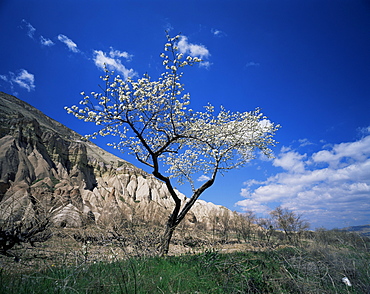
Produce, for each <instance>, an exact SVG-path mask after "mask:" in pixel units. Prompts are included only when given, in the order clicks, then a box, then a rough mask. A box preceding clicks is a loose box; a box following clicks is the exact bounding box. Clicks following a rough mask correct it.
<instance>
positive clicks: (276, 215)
mask: <svg viewBox="0 0 370 294" xmlns="http://www.w3.org/2000/svg"><path fill="white" fill-rule="evenodd" d="M270 215H271V217H272V218H273V220H274V221H275V223H276V227H277V228H279V229H282V230H283V231H284V233H285V236H286V237H287V238H288V240H289V242H290V243H297V242H298V241H299V239H300V236H301V234H302V233H303V232H304V231H305V230H307V229H308V228H309V227H310V224H309V223H308V222H307V221H306V220H304V219H302V215H301V214H296V213H295V212H293V211H290V210H288V209H287V208H282V207H281V206H278V207H277V208H276V209H275V210H273V211H272V212H271V213H270Z"/></svg>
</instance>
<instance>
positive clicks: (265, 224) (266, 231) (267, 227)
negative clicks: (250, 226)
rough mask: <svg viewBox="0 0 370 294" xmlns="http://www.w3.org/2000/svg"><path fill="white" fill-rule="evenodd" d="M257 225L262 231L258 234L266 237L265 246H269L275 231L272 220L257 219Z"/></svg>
mask: <svg viewBox="0 0 370 294" xmlns="http://www.w3.org/2000/svg"><path fill="white" fill-rule="evenodd" d="M257 224H258V225H259V226H260V227H261V229H262V231H260V234H262V235H263V236H264V237H266V242H267V244H269V243H270V241H271V237H272V235H273V234H274V231H275V227H274V223H273V220H272V219H271V218H259V219H258V220H257Z"/></svg>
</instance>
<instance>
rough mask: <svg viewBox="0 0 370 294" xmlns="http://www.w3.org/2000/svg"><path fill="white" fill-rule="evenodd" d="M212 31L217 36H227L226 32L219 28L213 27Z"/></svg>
mask: <svg viewBox="0 0 370 294" xmlns="http://www.w3.org/2000/svg"><path fill="white" fill-rule="evenodd" d="M211 33H212V34H213V35H214V36H216V37H225V36H226V33H224V32H223V31H221V30H218V29H211Z"/></svg>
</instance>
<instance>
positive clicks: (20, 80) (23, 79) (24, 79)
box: [12, 69, 36, 92]
mask: <svg viewBox="0 0 370 294" xmlns="http://www.w3.org/2000/svg"><path fill="white" fill-rule="evenodd" d="M12 81H13V82H14V83H16V84H18V86H20V87H22V88H25V89H26V90H27V91H28V92H30V91H31V90H34V89H35V87H36V86H35V76H34V75H33V74H31V73H29V72H28V71H27V70H25V69H22V70H21V71H20V72H19V74H18V75H16V76H14V77H13V79H12Z"/></svg>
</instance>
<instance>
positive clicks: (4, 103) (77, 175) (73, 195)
mask: <svg viewBox="0 0 370 294" xmlns="http://www.w3.org/2000/svg"><path fill="white" fill-rule="evenodd" d="M179 195H181V197H185V196H184V195H182V194H181V193H180V192H179ZM172 206H173V202H172V199H171V197H170V195H169V193H168V192H167V189H166V187H165V185H164V184H163V183H162V182H160V181H159V180H157V179H156V178H154V177H153V176H152V175H150V174H148V173H146V172H144V171H143V170H141V169H139V168H137V167H135V166H134V165H132V164H130V163H129V162H127V161H124V160H122V159H121V158H119V157H116V156H114V155H112V154H110V153H108V152H106V151H105V150H103V149H101V148H99V147H98V146H96V145H95V144H93V143H91V142H89V141H86V140H85V139H84V138H83V137H82V136H81V135H79V134H77V133H76V132H74V131H72V130H70V129H68V128H67V127H65V126H63V125H62V124H60V123H58V122H57V121H55V120H53V119H51V118H49V117H47V116H46V115H44V114H43V113H42V112H41V111H39V110H37V109H36V108H34V107H32V106H31V105H29V104H27V103H25V102H23V101H21V100H19V99H17V98H16V97H14V96H10V95H8V94H5V93H3V92H0V226H1V223H6V222H7V221H9V219H11V220H12V221H13V222H14V221H15V222H17V221H18V222H20V221H26V220H28V219H32V218H34V217H35V216H37V215H39V214H40V213H41V212H40V211H41V210H42V212H43V213H48V214H49V215H50V217H51V221H52V223H53V224H54V225H55V226H59V227H60V226H61V227H82V226H87V225H89V224H97V225H115V224H119V223H121V222H123V221H130V220H133V219H134V218H139V219H140V220H142V221H150V222H156V223H158V224H159V223H163V221H164V220H166V218H167V217H168V215H169V213H170V210H171V208H172ZM224 210H225V208H224V207H221V206H218V205H215V204H212V203H208V202H205V201H202V200H198V201H197V203H196V204H195V205H194V207H193V208H192V210H191V211H190V212H189V216H188V217H187V219H186V221H187V222H188V224H189V225H191V224H195V223H199V222H201V223H203V224H204V226H205V227H208V228H210V227H211V221H210V219H211V214H212V213H214V212H215V211H224Z"/></svg>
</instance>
